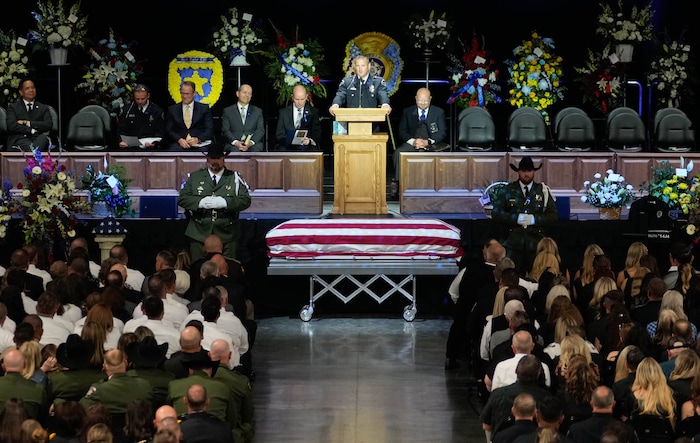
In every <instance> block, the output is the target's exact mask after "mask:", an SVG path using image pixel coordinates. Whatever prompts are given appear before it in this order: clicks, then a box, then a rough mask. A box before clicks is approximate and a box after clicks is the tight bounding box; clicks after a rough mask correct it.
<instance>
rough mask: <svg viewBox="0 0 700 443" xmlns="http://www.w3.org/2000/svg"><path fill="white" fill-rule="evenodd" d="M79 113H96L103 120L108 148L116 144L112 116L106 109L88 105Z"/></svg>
mask: <svg viewBox="0 0 700 443" xmlns="http://www.w3.org/2000/svg"><path fill="white" fill-rule="evenodd" d="M78 112H94V113H95V114H97V115H98V116H99V117H100V118H101V119H102V123H103V124H104V130H105V142H106V143H107V147H110V146H112V145H113V144H114V140H113V137H114V130H113V128H114V123H113V119H112V116H111V115H110V114H109V111H108V110H107V109H106V108H105V107H103V106H101V105H87V106H83V107H82V108H80V110H79V111H78Z"/></svg>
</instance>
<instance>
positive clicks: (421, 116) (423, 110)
mask: <svg viewBox="0 0 700 443" xmlns="http://www.w3.org/2000/svg"><path fill="white" fill-rule="evenodd" d="M420 121H421V122H423V123H425V109H421V110H420Z"/></svg>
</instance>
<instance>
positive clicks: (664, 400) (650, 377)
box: [632, 357, 676, 428]
mask: <svg viewBox="0 0 700 443" xmlns="http://www.w3.org/2000/svg"><path fill="white" fill-rule="evenodd" d="M632 393H633V394H634V397H635V398H636V399H637V402H638V404H639V414H640V415H644V414H647V415H661V416H666V417H668V419H669V420H670V422H671V425H672V426H673V427H674V428H675V426H676V400H674V398H673V391H672V390H671V388H670V387H669V386H668V383H667V382H666V376H665V375H664V373H663V371H662V370H661V366H660V365H659V363H658V362H657V361H656V360H654V359H653V358H652V357H645V358H644V359H643V360H642V361H641V362H639V365H638V366H637V373H636V376H635V378H634V383H633V384H632Z"/></svg>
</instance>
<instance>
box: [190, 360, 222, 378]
mask: <svg viewBox="0 0 700 443" xmlns="http://www.w3.org/2000/svg"><path fill="white" fill-rule="evenodd" d="M182 366H184V368H185V369H187V370H190V369H211V376H212V377H213V376H214V374H216V370H217V369H218V368H219V360H201V359H188V358H186V359H183V360H182Z"/></svg>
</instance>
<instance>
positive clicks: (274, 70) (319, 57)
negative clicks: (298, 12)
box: [265, 25, 326, 105]
mask: <svg viewBox="0 0 700 443" xmlns="http://www.w3.org/2000/svg"><path fill="white" fill-rule="evenodd" d="M272 27H273V28H274V29H275V31H276V33H277V44H275V45H273V46H272V47H271V49H270V50H269V52H266V53H265V55H266V56H267V57H268V58H269V62H268V63H267V65H266V66H265V72H266V73H267V75H268V77H270V78H271V79H274V81H273V86H274V88H275V89H277V104H279V105H284V104H285V103H286V102H287V101H288V100H289V97H290V96H291V95H292V90H293V89H294V87H295V86H296V85H299V84H301V85H304V87H306V90H307V91H308V92H309V100H310V101H312V102H313V97H314V96H318V97H325V96H326V87H325V86H324V85H323V83H321V77H320V76H319V73H318V71H319V69H320V64H321V62H322V61H323V59H324V55H323V47H322V46H321V45H320V43H318V41H316V40H313V39H309V40H306V41H304V40H301V39H300V38H299V28H298V27H297V32H296V35H295V37H294V40H293V41H290V40H288V39H287V38H286V37H285V36H284V34H282V32H281V31H280V30H279V29H277V28H275V26H274V25H272Z"/></svg>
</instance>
